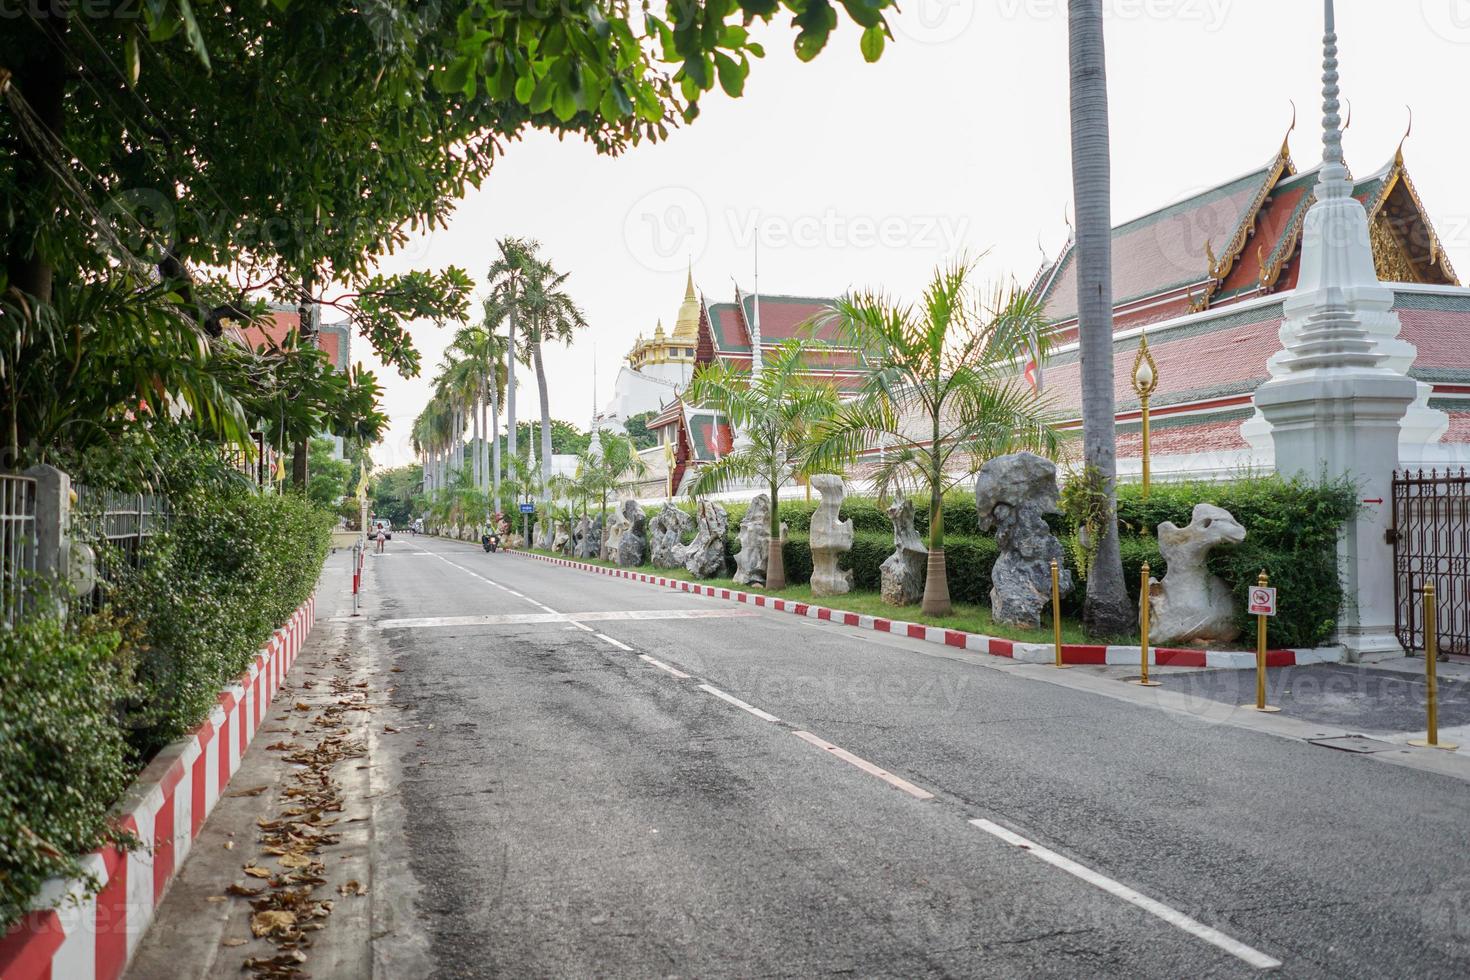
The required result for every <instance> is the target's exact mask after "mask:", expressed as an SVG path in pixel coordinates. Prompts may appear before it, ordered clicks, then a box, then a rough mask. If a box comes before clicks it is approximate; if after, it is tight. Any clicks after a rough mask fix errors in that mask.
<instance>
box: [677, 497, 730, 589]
mask: <svg viewBox="0 0 1470 980" xmlns="http://www.w3.org/2000/svg"><path fill="white" fill-rule="evenodd" d="M695 526H696V527H697V528H698V529H699V530H698V533H696V534H695V536H694V540H693V541H692V542H690V544H689V547H688V549H686V550H685V552H684V567H685V568H686V569H688V570H689V573H690V574H691V575H693V576H694V577H695V578H715V577H716V576H720V575H724V574H725V571H726V569H727V568H728V567H729V566H728V563H727V562H726V560H725V532H726V531H727V530H729V527H730V516H729V515H728V514H727V513H726V512H725V508H723V507H721V506H720V505H719V504H712V503H705V502H702V501H701V502H700V505H699V514H698V515H697V516H696V517H695Z"/></svg>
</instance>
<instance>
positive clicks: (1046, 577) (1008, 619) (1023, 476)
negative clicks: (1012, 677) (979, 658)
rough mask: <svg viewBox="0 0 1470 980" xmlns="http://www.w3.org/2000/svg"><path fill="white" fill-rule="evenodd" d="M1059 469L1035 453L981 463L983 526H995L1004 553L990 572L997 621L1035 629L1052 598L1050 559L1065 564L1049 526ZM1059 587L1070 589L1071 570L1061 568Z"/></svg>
mask: <svg viewBox="0 0 1470 980" xmlns="http://www.w3.org/2000/svg"><path fill="white" fill-rule="evenodd" d="M1057 495H1058V491H1057V468H1056V465H1055V464H1054V463H1052V462H1051V461H1050V460H1047V459H1043V458H1042V457H1040V456H1037V455H1036V454H1035V453H1013V454H1011V455H1009V456H997V457H996V458H995V459H992V460H990V461H988V462H987V463H986V464H985V465H984V466H982V467H980V476H979V478H978V479H977V480H976V481H975V507H976V509H977V510H978V511H979V518H980V530H982V531H994V532H995V543H996V544H997V545H999V546H1000V557H999V558H997V559H996V561H995V568H994V570H993V571H992V572H991V573H990V581H991V588H990V615H991V616H992V617H993V618H994V619H995V621H996V622H997V623H1006V624H1009V625H1011V626H1027V627H1031V628H1033V629H1034V628H1036V627H1039V626H1040V625H1041V610H1042V609H1043V608H1045V607H1046V606H1047V605H1048V604H1050V602H1051V562H1052V560H1053V559H1055V560H1056V562H1057V564H1058V565H1060V564H1061V563H1062V545H1061V542H1059V541H1058V540H1057V539H1056V537H1055V536H1053V535H1052V533H1051V528H1049V527H1047V524H1046V518H1045V517H1044V516H1043V515H1045V514H1055V513H1057ZM1061 590H1062V594H1063V595H1066V594H1067V593H1069V592H1071V591H1072V573H1071V572H1069V571H1068V570H1067V569H1066V568H1062V569H1061Z"/></svg>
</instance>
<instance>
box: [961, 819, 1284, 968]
mask: <svg viewBox="0 0 1470 980" xmlns="http://www.w3.org/2000/svg"><path fill="white" fill-rule="evenodd" d="M970 823H971V824H973V825H974V826H976V827H979V828H980V829H981V830H983V831H985V832H986V833H987V834H991V835H993V836H995V837H999V838H1000V839H1001V840H1003V841H1005V842H1006V843H1007V844H1011V845H1013V846H1015V847H1019V848H1021V849H1022V850H1024V851H1026V852H1028V853H1030V854H1032V855H1033V856H1035V857H1038V858H1040V859H1041V860H1043V861H1045V862H1046V863H1047V864H1050V865H1051V866H1052V867H1054V868H1060V869H1061V870H1063V871H1065V872H1067V873H1068V874H1070V875H1072V876H1074V877H1077V878H1080V879H1082V880H1083V881H1085V882H1087V883H1088V884H1089V885H1093V886H1095V887H1097V888H1101V889H1102V890H1103V891H1105V892H1107V893H1108V894H1109V895H1113V896H1114V897H1116V898H1121V899H1122V900H1123V901H1125V902H1128V903H1129V904H1131V905H1136V906H1138V907H1139V908H1141V909H1143V910H1144V911H1145V912H1148V913H1150V914H1152V915H1156V916H1158V917H1159V918H1160V919H1163V920H1164V921H1165V922H1167V923H1169V925H1171V926H1173V927H1175V928H1176V929H1180V930H1183V931H1184V932H1187V933H1189V934H1190V935H1191V936H1194V937H1196V938H1198V939H1203V940H1204V941H1205V942H1207V943H1209V944H1210V945H1212V946H1215V947H1218V948H1219V949H1222V950H1224V951H1225V952H1227V953H1229V954H1230V955H1231V956H1234V957H1235V958H1237V959H1239V960H1242V961H1244V962H1246V963H1248V964H1250V965H1251V966H1253V967H1255V968H1256V969H1257V970H1274V969H1276V968H1277V967H1278V966H1280V965H1281V961H1280V960H1278V959H1274V958H1273V957H1270V956H1267V955H1266V954H1265V953H1262V952H1261V951H1260V950H1258V949H1253V948H1252V947H1250V946H1247V945H1246V944H1245V943H1243V942H1241V941H1240V940H1238V939H1232V938H1231V937H1229V936H1227V935H1225V934H1224V933H1223V932H1221V931H1220V930H1218V929H1214V928H1211V927H1210V926H1207V925H1205V924H1204V923H1203V922H1198V921H1196V920H1194V919H1191V918H1190V917H1189V916H1187V915H1185V914H1184V913H1183V912H1180V911H1179V910H1178V909H1173V908H1170V907H1169V906H1167V905H1165V904H1164V903H1163V902H1159V901H1156V900H1154V899H1152V898H1149V897H1148V896H1147V895H1143V894H1141V893H1139V892H1136V891H1134V890H1133V889H1132V888H1129V887H1128V886H1127V885H1125V884H1122V883H1121V882H1117V881H1114V880H1113V879H1111V878H1109V877H1107V876H1106V875H1101V874H1098V873H1097V872H1096V871H1093V870H1092V869H1091V868H1087V867H1084V866H1083V865H1080V864H1078V863H1077V862H1076V861H1073V860H1072V859H1071V858H1065V857H1062V855H1060V854H1058V853H1057V852H1056V851H1052V850H1048V849H1047V848H1045V847H1042V846H1041V845H1040V844H1037V843H1035V842H1034V841H1029V840H1027V839H1026V838H1024V837H1022V836H1021V835H1020V834H1016V833H1013V832H1012V831H1009V830H1007V829H1006V828H1004V827H1002V826H1000V825H999V824H996V823H992V822H990V821H989V820H984V819H977V820H971V821H970Z"/></svg>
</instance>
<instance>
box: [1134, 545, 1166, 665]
mask: <svg viewBox="0 0 1470 980" xmlns="http://www.w3.org/2000/svg"><path fill="white" fill-rule="evenodd" d="M1142 578H1143V583H1142V587H1141V588H1140V589H1139V591H1138V639H1139V641H1140V642H1139V666H1140V667H1142V669H1143V676H1142V677H1140V678H1139V679H1138V684H1139V686H1140V687H1161V686H1163V685H1161V684H1160V683H1159V682H1158V681H1151V680H1149V679H1148V580H1149V567H1148V562H1144V563H1143V575H1142Z"/></svg>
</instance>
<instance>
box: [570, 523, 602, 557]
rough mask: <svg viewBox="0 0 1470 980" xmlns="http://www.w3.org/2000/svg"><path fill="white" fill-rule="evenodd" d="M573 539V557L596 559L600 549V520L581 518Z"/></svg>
mask: <svg viewBox="0 0 1470 980" xmlns="http://www.w3.org/2000/svg"><path fill="white" fill-rule="evenodd" d="M573 538H574V541H575V543H574V545H573V547H572V555H573V557H576V558H596V557H597V554H598V552H599V551H600V550H601V547H602V518H600V517H599V518H598V519H597V520H595V521H594V520H592V519H591V518H590V517H583V518H582V520H581V522H580V523H579V524H578V525H577V532H576V534H574V535H573Z"/></svg>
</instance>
